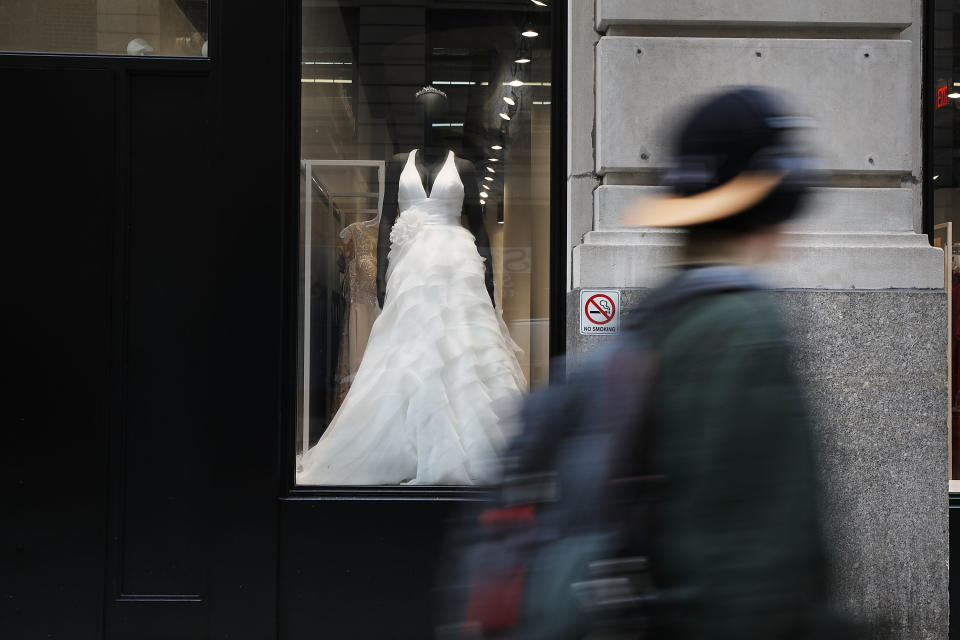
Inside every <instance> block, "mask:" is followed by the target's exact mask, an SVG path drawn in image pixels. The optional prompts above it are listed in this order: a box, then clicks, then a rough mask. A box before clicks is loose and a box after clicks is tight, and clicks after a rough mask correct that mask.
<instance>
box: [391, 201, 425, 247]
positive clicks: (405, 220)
mask: <svg viewBox="0 0 960 640" xmlns="http://www.w3.org/2000/svg"><path fill="white" fill-rule="evenodd" d="M426 221H427V214H426V213H425V212H424V211H422V210H420V209H417V208H416V207H414V208H410V209H407V210H406V211H404V212H403V213H401V214H400V217H398V218H397V221H396V222H394V223H393V229H391V230H390V244H392V245H394V246H397V247H399V246H402V245H405V244H407V243H408V242H410V241H411V240H413V238H414V237H415V236H416V235H417V234H418V233H420V230H421V229H422V228H423V225H424V224H426Z"/></svg>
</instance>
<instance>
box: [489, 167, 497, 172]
mask: <svg viewBox="0 0 960 640" xmlns="http://www.w3.org/2000/svg"><path fill="white" fill-rule="evenodd" d="M487 171H489V172H490V173H496V172H497V170H496V169H494V168H493V167H487Z"/></svg>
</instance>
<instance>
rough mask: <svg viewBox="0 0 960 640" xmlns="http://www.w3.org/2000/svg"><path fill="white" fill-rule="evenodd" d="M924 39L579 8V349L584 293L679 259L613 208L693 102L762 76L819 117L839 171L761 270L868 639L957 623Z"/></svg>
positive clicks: (907, 14)
mask: <svg viewBox="0 0 960 640" xmlns="http://www.w3.org/2000/svg"><path fill="white" fill-rule="evenodd" d="M923 28H924V26H923V6H922V3H921V2H919V1H916V2H911V1H909V0H905V1H897V2H859V1H849V2H847V1H843V0H840V1H837V0H830V1H825V2H805V3H792V2H735V3H702V2H642V3H640V2H630V1H629V0H622V1H621V0H598V1H597V2H596V3H586V2H585V3H582V4H581V3H577V2H571V3H570V5H569V34H570V35H569V43H570V44H569V78H570V80H569V82H570V86H569V94H568V95H569V100H570V102H569V109H570V117H569V120H568V136H569V137H568V140H569V146H568V176H567V190H568V203H569V225H568V250H569V251H570V262H569V264H570V274H569V278H570V280H569V283H570V284H569V288H570V294H569V298H568V303H567V308H568V319H567V345H568V351H569V352H570V353H571V354H575V353H579V352H581V351H584V350H589V349H591V348H593V347H594V346H596V345H597V344H598V343H602V342H603V341H604V340H605V339H607V338H605V337H603V336H591V335H581V332H580V331H579V315H580V313H579V304H578V302H579V300H580V295H579V291H580V290H582V289H605V288H614V289H618V290H620V293H621V300H622V301H623V306H624V308H625V309H626V310H627V312H628V313H629V309H630V307H632V306H634V305H636V303H637V301H638V298H639V296H640V295H641V292H642V291H643V289H644V288H645V287H649V286H650V284H651V283H652V282H654V281H655V280H656V279H657V278H658V277H661V276H660V275H659V273H658V271H660V269H658V267H660V266H662V265H664V264H669V263H670V261H671V259H672V258H671V256H672V254H673V252H674V251H675V247H676V246H677V244H678V243H677V234H676V232H671V231H666V232H665V231H662V230H643V229H627V228H624V227H623V226H622V225H620V224H619V223H618V215H619V214H620V213H621V212H622V211H623V210H624V209H625V207H626V206H627V204H628V203H630V202H631V201H634V200H637V199H639V198H642V197H644V196H645V195H646V194H648V193H651V192H656V190H657V186H656V185H657V174H658V171H659V170H662V169H663V168H664V166H665V164H666V162H667V153H668V149H669V147H668V142H669V137H668V136H669V133H670V129H671V125H674V124H675V123H676V122H677V120H678V118H679V117H680V115H681V114H682V113H683V107H684V103H685V102H688V101H690V100H693V99H695V96H697V95H700V94H702V93H703V92H706V91H709V90H711V89H712V88H714V87H718V86H723V85H731V84H760V85H766V86H770V87H775V88H777V89H780V90H782V92H783V96H784V98H785V99H786V100H790V101H794V102H795V103H798V104H799V105H801V109H802V110H804V111H805V112H807V113H809V114H810V115H811V116H812V117H813V118H815V119H816V121H817V123H818V129H817V130H816V132H815V133H814V135H813V136H812V139H813V140H812V147H813V148H814V149H815V150H816V152H818V153H819V154H821V157H822V162H823V168H824V169H825V170H826V171H827V173H828V175H829V178H828V180H827V182H826V184H825V186H824V187H822V188H820V189H817V193H816V195H815V197H814V199H813V204H812V206H811V211H810V213H809V214H808V215H807V216H806V217H805V218H804V219H803V220H801V221H800V222H799V223H798V225H797V228H796V229H795V230H794V231H793V232H792V233H791V234H789V239H788V240H786V241H785V246H784V247H783V255H782V257H781V259H780V261H779V262H778V263H777V264H776V265H774V266H773V267H772V268H770V269H769V273H768V276H769V278H770V280H771V282H774V283H776V286H777V287H778V289H777V297H778V298H779V299H780V302H781V304H782V307H783V310H784V313H785V315H786V319H787V320H788V322H789V323H790V324H791V325H792V326H793V327H794V331H795V339H796V341H797V343H798V345H799V354H798V356H797V358H798V365H799V368H800V370H801V371H802V374H803V377H804V378H805V379H806V381H807V383H808V384H809V386H810V393H811V398H810V402H811V404H812V406H813V407H814V408H815V413H816V416H817V422H818V425H819V426H818V429H819V431H818V435H819V438H820V444H821V454H822V457H823V460H824V463H825V469H824V473H825V475H824V486H825V487H826V490H827V495H828V499H829V511H828V518H827V525H828V531H829V537H830V539H831V541H832V544H831V547H832V550H833V552H834V560H835V562H836V568H837V572H838V573H837V575H836V585H837V590H838V592H837V595H838V597H839V600H840V601H841V602H843V604H844V605H845V606H846V607H848V608H849V609H850V610H851V611H853V612H855V613H856V614H857V615H858V616H860V617H861V618H862V619H864V620H865V621H867V622H868V624H870V625H871V628H872V632H871V637H903V638H934V637H945V634H946V629H947V616H948V606H947V603H948V597H947V585H948V570H947V569H948V562H947V555H948V541H947V537H946V536H945V531H946V530H947V500H946V495H945V494H946V486H947V483H946V480H947V478H948V477H949V475H948V469H947V458H948V456H947V447H948V443H947V411H948V400H947V351H948V349H947V342H946V341H947V317H946V316H947V309H948V307H947V303H946V298H945V295H946V294H945V293H944V261H943V254H942V252H941V250H939V249H937V248H933V247H931V246H930V243H929V241H928V237H927V235H925V233H924V232H925V231H930V230H929V229H924V228H923V215H922V211H923V205H922V201H923V196H924V193H923V187H924V181H925V179H926V180H930V179H931V178H932V176H929V175H928V176H926V178H925V176H924V163H923V144H922V141H923V135H922V131H923V128H922V127H923V121H924V117H925V114H924V108H923V105H924V101H923V100H922V99H921V95H922V93H921V81H922V78H923V73H922V72H923V68H924V67H923V60H924V50H923V46H922V44H923V42H924V38H923ZM951 90H952V89H951ZM590 94H592V95H593V96H594V100H583V99H582V96H584V95H590ZM881 123H882V124H881ZM948 144H952V143H948ZM772 426H773V425H772ZM771 437H776V436H775V435H773V434H771Z"/></svg>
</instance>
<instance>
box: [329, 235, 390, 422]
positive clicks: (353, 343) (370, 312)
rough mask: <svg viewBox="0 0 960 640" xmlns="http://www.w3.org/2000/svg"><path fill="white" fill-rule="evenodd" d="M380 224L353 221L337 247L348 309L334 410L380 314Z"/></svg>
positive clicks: (346, 388)
mask: <svg viewBox="0 0 960 640" xmlns="http://www.w3.org/2000/svg"><path fill="white" fill-rule="evenodd" d="M377 232H378V226H377V225H372V224H368V223H366V222H354V223H353V224H351V225H348V226H347V227H346V228H345V229H344V230H343V232H341V234H340V240H339V243H338V249H339V251H340V256H341V258H342V260H343V264H344V274H343V277H344V287H343V289H344V291H345V294H346V309H345V311H344V321H343V330H342V332H341V334H340V352H339V356H338V359H337V373H336V381H337V389H336V397H335V398H334V407H333V409H334V411H336V410H337V409H339V408H340V404H341V403H342V402H343V398H344V397H345V396H346V395H347V391H349V390H350V385H351V384H352V383H353V377H354V376H355V375H356V373H357V369H358V368H360V360H361V359H362V358H363V352H364V350H365V349H366V348H367V340H368V339H369V337H370V328H371V327H372V326H373V321H374V320H376V319H377V315H379V313H380V306H379V305H378V304H377Z"/></svg>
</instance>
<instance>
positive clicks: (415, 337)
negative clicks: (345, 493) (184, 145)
mask: <svg viewBox="0 0 960 640" xmlns="http://www.w3.org/2000/svg"><path fill="white" fill-rule="evenodd" d="M331 5H334V6H331ZM302 6H303V24H302V28H303V32H302V42H303V50H302V60H301V62H302V65H301V72H302V73H301V75H302V79H301V91H302V99H301V152H302V172H301V193H300V204H301V219H300V225H301V245H300V258H301V260H300V264H301V274H300V275H301V280H300V285H301V288H300V291H301V294H300V320H301V322H300V349H299V354H300V387H299V389H300V397H299V407H300V416H299V422H298V435H297V482H298V483H299V484H307V485H398V484H420V485H470V484H483V483H486V482H489V481H491V480H492V478H491V475H490V474H491V472H492V468H493V467H492V463H493V461H494V460H495V459H496V457H497V455H498V454H499V453H501V452H502V451H503V448H504V446H505V445H506V443H507V442H508V440H509V438H510V436H511V435H512V431H513V428H514V424H513V421H512V420H511V417H512V412H513V410H514V409H515V407H516V406H517V404H518V402H519V400H520V398H522V395H523V394H524V393H526V392H527V390H528V389H530V388H532V387H537V386H540V385H543V384H545V383H546V382H547V371H548V351H549V347H548V343H549V329H550V315H549V307H550V295H551V291H550V285H549V276H550V198H549V193H550V160H551V153H550V131H551V126H552V124H551V121H550V114H551V103H552V98H553V93H552V87H551V83H550V79H551V34H550V28H549V25H550V8H549V7H538V6H536V5H534V4H533V3H530V2H529V0H523V1H521V0H515V1H512V2H498V3H495V7H492V6H491V3H489V2H480V1H477V2H462V3H457V5H456V8H445V7H443V6H442V5H438V4H436V3H431V2H425V3H423V4H421V5H413V4H404V5H403V6H398V7H383V6H382V5H377V4H370V5H367V4H366V3H363V2H349V3H348V2H343V3H340V5H339V6H336V3H317V2H313V1H312V0H304V1H303V5H302ZM560 321H562V319H560Z"/></svg>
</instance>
